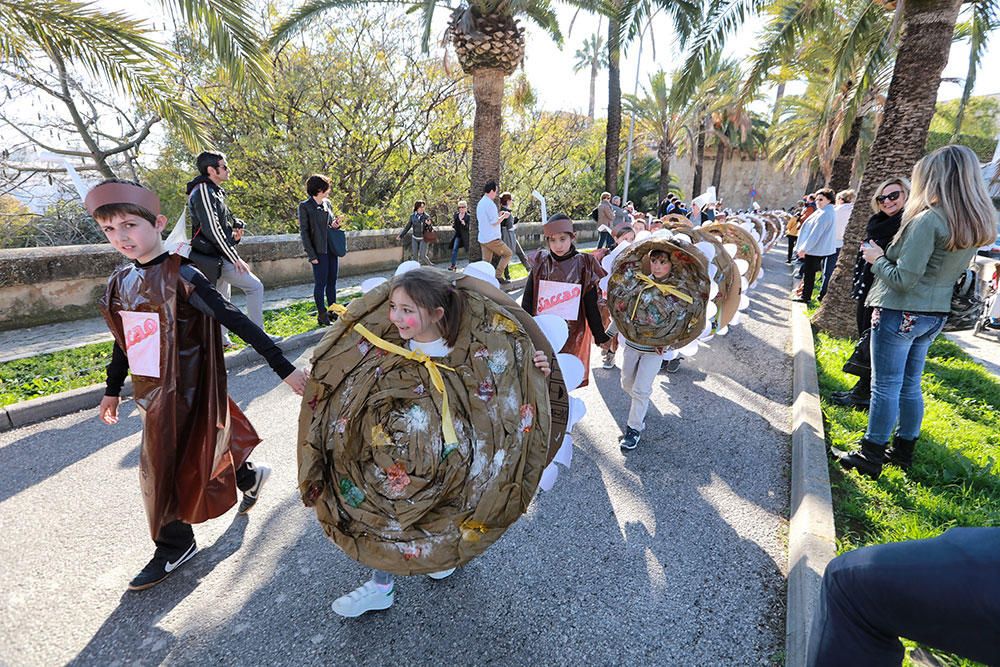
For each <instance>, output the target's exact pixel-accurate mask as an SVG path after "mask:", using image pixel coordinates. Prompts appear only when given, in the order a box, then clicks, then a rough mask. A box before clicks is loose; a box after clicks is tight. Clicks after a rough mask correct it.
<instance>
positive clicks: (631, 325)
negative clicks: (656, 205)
mask: <svg viewBox="0 0 1000 667" xmlns="http://www.w3.org/2000/svg"><path fill="white" fill-rule="evenodd" d="M654 250H661V251H663V252H665V253H667V254H668V255H669V256H670V263H671V265H672V266H671V270H670V274H669V275H668V276H667V277H666V278H665V279H664V280H663V281H662V282H659V281H654V280H653V279H651V278H650V277H649V275H648V274H649V273H650V267H649V255H650V253H651V252H653V251H654ZM710 292H711V282H710V280H709V277H708V260H707V258H706V257H705V255H703V254H702V252H701V251H700V250H698V248H696V247H695V246H694V244H693V243H691V241H690V240H689V238H688V237H686V236H684V235H683V234H676V235H675V234H672V233H671V232H666V233H664V232H657V234H656V235H654V236H651V237H649V238H647V239H645V240H643V241H639V242H637V243H633V244H632V245H630V246H629V247H628V248H626V249H625V250H624V251H623V252H622V253H621V254H620V255H619V256H618V258H617V259H616V260H615V264H614V267H613V269H612V271H611V277H610V278H609V279H608V308H609V310H611V317H612V319H613V320H614V322H615V325H616V326H617V327H618V331H619V332H620V333H621V334H622V336H624V337H625V338H626V339H627V340H629V341H631V342H633V343H636V344H637V345H644V346H649V347H665V348H666V347H670V348H674V349H678V348H681V347H684V346H685V345H687V344H688V343H690V342H692V341H694V340H696V339H697V338H698V337H699V336H700V335H701V333H702V332H703V331H704V329H705V310H706V304H707V303H708V300H709V294H710Z"/></svg>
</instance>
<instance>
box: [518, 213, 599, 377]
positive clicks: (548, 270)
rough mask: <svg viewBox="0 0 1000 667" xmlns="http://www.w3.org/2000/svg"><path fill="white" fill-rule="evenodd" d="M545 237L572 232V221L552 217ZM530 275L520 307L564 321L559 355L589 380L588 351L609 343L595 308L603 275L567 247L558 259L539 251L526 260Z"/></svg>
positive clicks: (592, 261)
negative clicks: (578, 364) (570, 308)
mask: <svg viewBox="0 0 1000 667" xmlns="http://www.w3.org/2000/svg"><path fill="white" fill-rule="evenodd" d="M544 229H545V235H546V236H551V235H554V234H556V233H569V234H572V233H573V222H572V220H569V219H568V218H567V217H566V216H562V215H561V214H556V215H553V216H552V217H551V218H549V222H547V223H546V224H545V228H544ZM528 260H529V262H530V264H531V266H530V267H529V268H530V271H531V274H530V275H529V276H528V284H527V285H525V289H524V295H523V296H522V297H521V305H522V306H523V307H524V309H525V310H526V311H528V312H529V313H530V314H532V315H539V314H545V313H551V314H554V315H558V316H560V317H562V318H563V319H565V320H566V324H567V326H568V327H569V338H567V339H566V344H565V345H564V346H563V349H562V350H560V352H564V353H566V354H572V355H573V356H574V357H577V358H579V359H580V361H582V362H583V370H584V373H583V382H581V383H580V386H581V387H586V386H587V384H588V382H589V379H590V348H591V345H592V343H593V342H594V340H595V339H596V341H597V344H598V345H603V344H604V343H606V342H607V341H608V336H607V335H606V334H605V333H604V326H603V324H602V322H601V312H600V308H599V306H598V297H599V295H600V287H599V283H600V282H601V278H603V277H604V276H606V275H607V274H606V273H605V271H604V269H602V268H601V265H600V263H599V262H598V261H597V260H596V259H594V258H593V257H591V256H590V255H589V254H588V253H581V252H578V251H577V249H576V247H575V246H572V245H571V246H570V249H569V252H568V253H566V254H565V255H563V256H561V257H560V256H557V255H556V254H555V253H553V252H552V251H551V250H539V251H537V252H535V253H533V254H532V255H531V256H530V257H529V258H528ZM574 302H575V303H577V304H579V305H578V306H577V307H576V309H575V312H567V310H566V308H565V305H566V304H567V303H574Z"/></svg>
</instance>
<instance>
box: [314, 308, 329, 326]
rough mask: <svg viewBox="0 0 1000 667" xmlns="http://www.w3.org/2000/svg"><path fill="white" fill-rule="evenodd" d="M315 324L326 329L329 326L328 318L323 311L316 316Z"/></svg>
mask: <svg viewBox="0 0 1000 667" xmlns="http://www.w3.org/2000/svg"><path fill="white" fill-rule="evenodd" d="M316 322H317V323H318V324H319V325H320V326H321V327H328V326H330V316H329V315H328V314H327V312H326V311H325V310H321V311H319V314H318V315H317V316H316Z"/></svg>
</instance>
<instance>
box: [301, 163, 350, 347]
mask: <svg viewBox="0 0 1000 667" xmlns="http://www.w3.org/2000/svg"><path fill="white" fill-rule="evenodd" d="M306 193H307V194H308V195H309V198H308V199H306V200H305V201H303V202H300V203H299V235H300V236H301V237H302V245H303V247H304V248H305V250H306V256H307V257H308V258H309V263H310V264H312V271H313V300H315V302H316V320H317V322H319V325H320V326H321V327H325V326H329V325H330V315H329V313H328V312H327V307H329V306H330V305H331V304H334V303H336V302H337V272H338V270H339V265H338V264H339V262H338V259H339V258H338V257H337V253H336V252H335V251H334V249H333V247H332V245H331V244H330V240H329V239H330V234H329V231H328V230H330V229H340V221H341V218H339V217H334V215H333V213H332V212H331V211H330V203H329V202H328V201H327V200H328V199H329V197H330V179H329V178H327V177H326V176H322V175H319V174H314V175H312V176H310V177H309V180H307V181H306ZM324 292H326V302H325V303H324V301H323V293H324Z"/></svg>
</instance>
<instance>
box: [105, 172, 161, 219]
mask: <svg viewBox="0 0 1000 667" xmlns="http://www.w3.org/2000/svg"><path fill="white" fill-rule="evenodd" d="M108 183H127V184H128V185H137V186H139V187H140V188H146V186H145V185H143V184H142V183H139V182H138V181H130V180H126V179H124V178H108V179H105V180H103V181H101V182H100V183H98V184H97V185H95V186H94V187H95V188H96V187H98V186H101V185H106V184H108ZM146 189H147V190H148V189H149V188H146ZM119 215H137V216H139V217H140V218H142V219H144V220H148V221H149V224H151V225H155V224H156V214H155V213H153V212H152V211H150V210H148V209H145V208H143V207H142V206H139V205H138V204H131V203H123V204H105V205H104V206H98V207H97V208H95V209H94V215H93V218H94V220H96V221H98V222H101V221H102V220H110V219H111V218H114V217H116V216H119Z"/></svg>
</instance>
